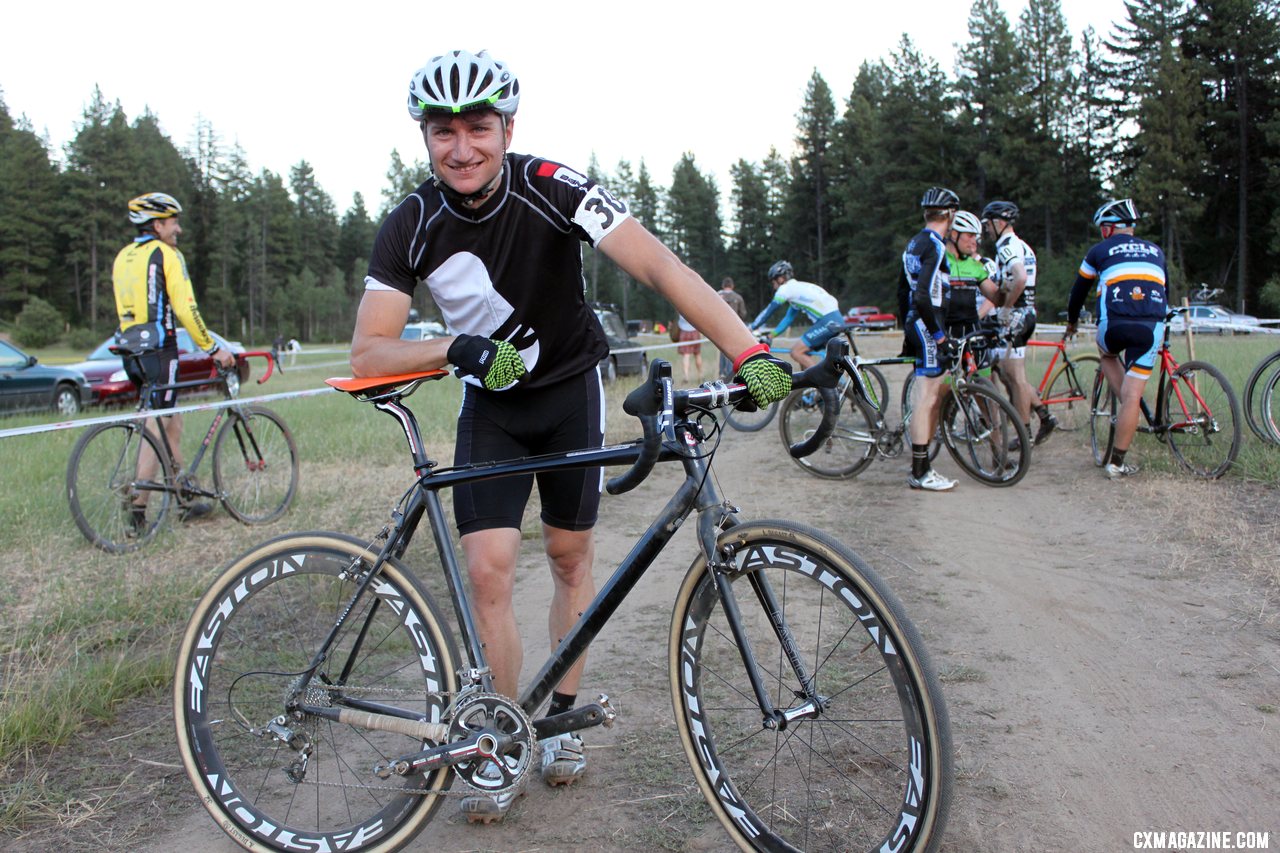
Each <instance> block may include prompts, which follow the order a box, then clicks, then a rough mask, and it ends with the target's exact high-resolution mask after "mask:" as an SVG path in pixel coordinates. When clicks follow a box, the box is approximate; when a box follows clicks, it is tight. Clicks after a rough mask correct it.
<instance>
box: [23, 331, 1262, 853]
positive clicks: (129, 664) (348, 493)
mask: <svg viewBox="0 0 1280 853" xmlns="http://www.w3.org/2000/svg"><path fill="white" fill-rule="evenodd" d="M1195 345H1196V356H1197V357H1198V358H1200V359H1202V360H1208V361H1211V362H1213V363H1214V364H1216V365H1218V366H1219V367H1221V368H1222V369H1223V370H1224V371H1225V372H1226V373H1227V375H1228V377H1229V378H1230V379H1231V381H1232V383H1233V384H1234V385H1235V387H1236V391H1237V395H1240V394H1242V392H1243V384H1244V382H1245V380H1246V378H1247V376H1248V374H1249V372H1250V370H1251V369H1252V368H1253V365H1254V364H1255V363H1257V361H1258V360H1260V359H1261V358H1262V357H1263V356H1264V355H1266V354H1268V353H1270V352H1272V351H1274V349H1276V347H1277V346H1280V338H1277V337H1273V336H1251V337H1234V338H1233V337H1227V338H1221V339H1218V338H1198V339H1197V340H1196V342H1195ZM1175 347H1176V354H1177V357H1178V358H1179V360H1186V343H1185V339H1179V340H1178V341H1177V343H1176V344H1175ZM340 350H341V348H340V347H337V348H335V351H329V352H323V351H322V352H313V353H304V354H303V355H302V356H300V357H299V360H298V362H297V363H296V364H295V365H294V366H292V367H286V370H285V372H284V373H283V374H281V375H277V376H275V377H273V378H272V379H271V381H270V383H269V384H268V385H266V386H259V385H257V384H256V383H255V382H252V381H251V382H249V383H247V384H246V385H245V386H244V389H243V394H242V396H256V395H260V394H264V393H280V392H287V391H295V390H302V389H311V388H317V387H321V386H322V380H323V379H324V377H326V376H331V375H347V374H348V368H347V365H346V356H345V353H343V352H341V351H340ZM37 354H38V355H41V357H42V361H53V359H52V358H46V357H45V354H41V353H37ZM658 355H659V356H662V355H665V356H667V357H671V355H672V354H671V353H670V352H669V351H666V352H659V353H658ZM704 363H706V364H707V365H709V366H710V365H714V364H715V359H714V353H713V352H712V351H711V350H710V348H709V347H708V348H707V349H706V351H705V355H704ZM1035 364H1036V363H1035V362H1034V361H1033V362H1032V363H1031V364H1030V365H1029V369H1028V373H1029V374H1031V375H1036V376H1038V375H1039V374H1038V372H1037V369H1036V367H1035ZM708 369H710V367H708ZM255 371H258V367H257V366H256V365H255ZM678 375H679V371H678V369H677V376H678ZM635 384H636V380H635V379H634V378H632V377H626V378H624V379H623V380H622V381H621V382H618V383H615V384H614V385H612V386H611V387H610V388H609V391H608V396H609V401H608V406H609V409H608V410H609V422H610V433H609V435H608V437H607V438H608V440H609V441H611V442H616V441H622V440H626V439H628V438H631V437H632V436H634V435H635V434H637V433H638V429H637V428H636V427H635V426H634V422H630V421H629V419H627V418H626V417H625V416H623V415H622V414H621V408H620V405H621V399H622V397H623V396H624V395H625V393H626V392H627V391H629V390H630V389H631V388H632V387H634V385H635ZM459 393H460V391H459V383H457V382H456V381H453V380H451V379H450V380H446V381H441V382H432V383H427V384H425V385H424V386H422V387H421V388H420V389H419V390H418V392H417V393H416V394H415V395H414V396H413V397H411V398H409V402H410V404H411V406H412V407H413V409H414V411H415V412H416V413H417V415H418V417H419V418H420V422H421V425H422V427H423V430H424V436H425V438H426V441H427V444H428V450H429V453H430V454H431V455H432V456H433V458H436V459H441V460H443V461H444V462H445V463H446V464H447V463H448V462H449V460H450V459H451V458H452V436H453V429H454V422H455V418H456V413H457V408H458V401H459ZM268 405H270V407H271V408H273V409H275V410H276V411H277V412H278V413H279V414H281V415H282V416H283V417H284V419H285V421H286V422H287V423H288V424H289V425H290V428H291V430H292V431H293V433H294V437H295V439H296V441H297V445H298V450H299V454H300V457H301V459H302V466H303V468H302V479H301V484H300V491H299V494H298V497H297V500H296V501H295V504H294V507H293V509H292V510H291V511H290V512H289V513H288V514H287V515H286V517H285V518H284V519H282V520H281V521H278V522H276V523H274V524H272V525H268V526H266V527H263V528H248V527H242V526H240V525H237V524H235V523H233V522H230V521H229V520H228V519H226V518H221V517H220V521H219V523H218V524H216V525H195V526H192V527H191V528H189V529H184V530H183V532H182V535H174V534H162V535H161V536H160V537H159V538H158V539H157V540H156V541H155V542H153V543H151V545H149V546H148V547H147V548H146V549H144V550H143V551H142V552H140V553H138V554H135V555H127V556H122V557H114V556H110V555H107V554H103V553H101V552H99V551H97V550H96V549H94V548H92V547H91V546H90V545H89V544H88V543H87V542H86V541H85V540H84V539H83V538H82V537H81V535H80V533H79V532H78V530H77V529H76V528H75V526H74V525H73V524H72V522H71V518H70V513H69V511H68V509H67V502H66V496H65V487H64V480H65V470H66V464H67V459H68V457H69V456H70V453H71V450H72V447H73V445H74V443H75V441H76V439H77V438H78V436H79V435H80V433H81V430H79V429H75V428H71V429H65V430H60V431H56V432H47V433H42V434H38V435H29V436H18V437H10V438H4V439H0V447H3V456H2V457H0V458H3V460H4V464H3V465H0V558H2V559H3V569H2V570H0V572H2V580H3V582H2V583H0V612H2V613H3V614H4V617H3V620H0V838H3V837H4V835H5V834H14V833H19V832H22V831H23V829H24V827H27V826H30V825H32V824H33V823H39V822H42V821H49V820H57V819H59V818H58V815H61V814H65V812H66V810H67V808H68V807H69V804H71V803H73V802H75V801H77V798H82V797H83V796H84V792H83V791H81V790H79V789H78V788H77V787H75V784H73V782H71V781H68V780H69V779H72V778H75V774H74V773H71V774H68V773H66V772H60V770H61V771H65V770H66V755H67V753H68V751H73V750H71V748H72V747H73V746H74V745H75V744H76V741H77V738H80V737H83V736H84V734H85V733H86V732H92V731H94V730H95V729H96V728H97V727H99V726H101V725H103V724H105V723H109V722H111V721H112V720H114V719H115V718H116V717H117V716H118V715H120V714H121V713H125V712H127V709H128V707H129V704H130V700H131V699H134V698H137V697H144V698H146V699H147V701H149V702H150V703H151V704H152V705H154V704H156V702H157V701H160V702H163V701H164V695H165V693H166V691H167V689H168V686H169V681H170V678H171V667H172V660H173V650H174V644H175V642H176V639H177V634H178V632H179V631H180V629H181V627H182V626H183V624H184V623H185V621H186V619H187V617H188V616H189V611H190V607H191V604H192V602H193V601H194V600H196V598H197V597H198V595H199V593H200V592H201V591H203V589H204V588H205V587H206V586H207V585H208V583H209V581H210V580H211V578H212V576H213V574H214V573H215V571H216V569H217V568H218V566H219V565H220V564H221V563H222V562H224V561H225V560H226V559H229V558H230V557H231V556H232V555H234V554H236V553H239V552H241V551H243V550H245V549H246V548H247V547H249V545H251V544H253V543H256V542H259V541H262V540H264V539H266V538H268V537H270V536H275V535H279V534H281V533H285V532H289V531H294V530H305V529H337V530H343V531H348V532H353V533H364V534H368V533H369V532H371V531H373V530H376V529H377V525H379V524H380V523H381V521H382V520H383V519H385V517H386V511H387V509H388V508H389V506H390V505H391V503H392V501H393V500H394V499H395V497H397V496H398V495H399V494H400V493H401V492H403V490H404V489H405V488H407V486H408V485H409V483H410V482H411V476H412V475H411V472H410V471H409V470H408V466H407V465H406V464H404V463H405V460H406V454H405V446H404V437H403V434H402V433H401V431H400V430H399V428H398V426H397V424H396V423H395V422H394V421H392V420H391V419H390V418H387V417H383V416H381V415H380V414H379V413H377V412H376V411H374V410H373V409H372V408H371V407H369V406H363V405H358V404H357V403H355V402H354V401H352V400H350V399H349V398H348V397H346V396H345V395H342V394H338V393H332V394H323V395H319V396H313V397H307V398H302V399H295V400H288V399H285V400H278V401H273V402H271V403H269V404H268ZM101 414H103V413H102V412H98V411H94V410H90V411H89V412H87V413H86V414H85V417H95V416H100V415H101ZM186 418H187V420H186V429H185V436H184V445H185V448H184V453H185V456H186V458H190V456H191V453H192V450H193V448H194V446H195V443H196V442H197V441H198V440H199V439H200V438H201V437H202V436H203V434H204V431H205V429H206V428H207V425H208V423H209V422H210V421H211V419H212V414H211V413H205V412H199V413H192V414H189V415H187V416H186ZM45 420H47V419H45V418H40V417H37V416H23V417H15V418H4V419H0V429H8V428H12V427H17V426H22V425H26V424H37V423H41V422H43V421H45ZM1242 429H1243V430H1244V433H1245V438H1244V444H1243V449H1242V452H1241V454H1240V457H1239V461H1238V462H1237V464H1236V466H1235V467H1234V468H1233V469H1232V471H1230V472H1229V473H1228V475H1227V477H1226V480H1227V481H1228V482H1230V481H1232V480H1248V481H1251V482H1254V483H1262V484H1266V485H1268V486H1270V487H1273V488H1274V486H1275V485H1276V483H1277V482H1280V448H1277V447H1274V446H1269V445H1264V444H1262V443H1260V442H1259V441H1258V440H1257V439H1256V438H1255V437H1254V436H1253V435H1252V434H1251V433H1250V432H1249V430H1248V428H1247V426H1245V425H1243V424H1242ZM1137 448H1138V453H1137V454H1136V455H1137V456H1138V457H1139V458H1140V459H1141V460H1142V462H1143V464H1144V466H1149V467H1151V468H1153V469H1155V470H1171V471H1172V470H1174V467H1175V463H1174V462H1173V461H1172V459H1171V457H1170V455H1169V453H1168V450H1167V448H1165V447H1163V446H1161V445H1159V444H1158V443H1157V442H1155V440H1154V439H1152V438H1151V437H1149V436H1140V440H1139V444H1138V445H1137ZM1081 464H1082V465H1087V464H1089V462H1088V460H1087V459H1085V458H1082V459H1081ZM206 465H207V462H206ZM205 470H206V471H207V468H206V469H205ZM797 476H801V475H800V474H799V473H797ZM150 731H151V734H149V735H147V736H150V737H156V738H171V737H172V735H171V732H170V730H169V729H168V727H167V726H155V727H153V728H152V729H151V730H150ZM73 769H74V766H73Z"/></svg>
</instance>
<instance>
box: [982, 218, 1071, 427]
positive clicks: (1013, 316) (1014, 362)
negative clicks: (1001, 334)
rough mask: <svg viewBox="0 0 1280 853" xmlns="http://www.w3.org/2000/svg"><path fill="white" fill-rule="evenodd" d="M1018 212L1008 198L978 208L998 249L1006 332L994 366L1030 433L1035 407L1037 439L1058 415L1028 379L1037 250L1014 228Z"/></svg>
mask: <svg viewBox="0 0 1280 853" xmlns="http://www.w3.org/2000/svg"><path fill="white" fill-rule="evenodd" d="M1017 218H1018V206H1017V205H1016V204H1014V203H1013V202H1011V201H993V202H991V203H990V204H988V205H987V206H986V207H984V208H983V209H982V225H983V227H984V228H985V229H986V232H987V237H988V239H990V240H991V242H992V243H993V244H995V249H996V278H995V281H996V284H997V286H998V287H999V293H998V296H997V298H998V299H999V300H1000V301H999V305H1000V314H999V316H1000V325H1001V326H1002V327H1003V328H1004V330H1005V333H1006V334H1007V335H1008V337H1009V343H1008V345H1007V346H1005V347H1002V348H1001V349H999V350H997V351H996V352H995V356H996V358H997V359H998V360H999V361H998V363H997V364H996V368H997V369H998V370H999V371H1000V376H1001V378H1002V379H1003V380H1004V383H1005V384H1006V385H1007V386H1008V387H1009V395H1010V397H1011V398H1012V402H1013V405H1014V407H1015V408H1017V410H1018V415H1019V417H1021V418H1022V422H1023V423H1024V424H1026V425H1027V433H1028V434H1029V433H1030V432H1031V412H1032V410H1035V413H1036V415H1037V416H1038V417H1039V419H1040V428H1039V429H1038V430H1037V431H1036V434H1035V443H1036V444H1041V443H1043V442H1044V441H1045V440H1047V439H1048V438H1049V435H1050V433H1052V432H1053V431H1054V429H1055V428H1057V426H1058V419H1057V418H1056V417H1054V415H1053V414H1052V413H1051V412H1050V411H1049V407H1048V406H1046V405H1045V404H1044V402H1043V401H1042V400H1041V399H1040V394H1039V393H1038V392H1037V391H1036V389H1035V387H1034V386H1033V385H1032V384H1031V383H1030V382H1028V381H1027V362H1026V358H1027V351H1026V344H1027V341H1029V340H1031V335H1032V333H1033V332H1035V330H1036V253H1035V252H1033V251H1032V250H1031V247H1030V246H1028V245H1027V242H1026V241H1025V240H1023V239H1022V238H1021V237H1019V236H1018V234H1017V232H1015V231H1014V227H1013V223H1014V222H1015V221H1016V220H1017ZM1017 440H1018V439H1016V438H1015V439H1014V441H1015V442H1016V441H1017ZM1011 449H1013V448H1011Z"/></svg>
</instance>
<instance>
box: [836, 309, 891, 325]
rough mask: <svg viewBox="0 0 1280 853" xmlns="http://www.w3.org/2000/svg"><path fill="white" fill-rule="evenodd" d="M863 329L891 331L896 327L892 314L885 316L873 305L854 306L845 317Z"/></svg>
mask: <svg viewBox="0 0 1280 853" xmlns="http://www.w3.org/2000/svg"><path fill="white" fill-rule="evenodd" d="M845 316H846V317H847V318H848V319H849V320H851V321H852V322H855V323H857V324H858V325H859V326H861V327H862V328H864V329H892V328H893V327H894V326H896V325H898V318H897V316H896V315H894V314H886V313H885V312H883V311H881V310H880V309H879V308H877V307H876V306H875V305H856V306H854V307H853V308H850V309H849V313H847V314H846V315H845Z"/></svg>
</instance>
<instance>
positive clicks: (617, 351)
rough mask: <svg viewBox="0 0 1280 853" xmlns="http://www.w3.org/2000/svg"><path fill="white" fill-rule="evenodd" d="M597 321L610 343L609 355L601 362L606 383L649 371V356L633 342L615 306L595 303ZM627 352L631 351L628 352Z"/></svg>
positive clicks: (601, 371) (593, 306) (601, 372)
mask: <svg viewBox="0 0 1280 853" xmlns="http://www.w3.org/2000/svg"><path fill="white" fill-rule="evenodd" d="M591 307H592V308H593V309H594V310H595V312H596V319H597V320H599V321H600V326H601V328H603V329H604V337H605V340H607V341H608V342H609V355H608V357H607V358H605V359H604V361H602V362H600V375H601V376H602V377H604V381H606V382H612V381H613V380H615V379H617V378H618V377H619V376H626V375H629V374H641V375H643V374H644V373H646V372H648V370H649V356H648V354H647V353H644V352H642V351H641V350H640V349H639V344H637V343H636V342H635V341H633V340H631V337H630V336H629V335H628V334H627V324H626V323H624V322H622V318H621V317H619V316H618V313H617V312H616V311H615V310H613V306H611V305H606V304H604V303H593V304H592V306H591ZM627 350H631V351H630V352H627Z"/></svg>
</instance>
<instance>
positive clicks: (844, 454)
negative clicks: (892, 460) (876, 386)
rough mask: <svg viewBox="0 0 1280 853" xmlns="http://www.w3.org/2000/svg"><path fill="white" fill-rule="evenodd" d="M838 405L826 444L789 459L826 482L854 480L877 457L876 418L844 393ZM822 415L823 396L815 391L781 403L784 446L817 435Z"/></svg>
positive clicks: (789, 397)
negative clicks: (833, 425)
mask: <svg viewBox="0 0 1280 853" xmlns="http://www.w3.org/2000/svg"><path fill="white" fill-rule="evenodd" d="M839 401H840V403H839V405H840V409H839V411H838V412H837V414H836V423H835V428H834V429H833V430H832V432H831V435H830V436H829V437H828V438H827V440H826V441H824V442H823V443H822V444H820V445H819V446H818V449H817V450H815V451H814V452H813V453H810V454H809V455H808V456H804V457H801V458H799V459H796V458H795V457H794V456H793V457H792V459H794V460H795V463H796V464H797V465H799V466H800V467H801V468H803V469H804V470H806V471H808V472H809V473H810V474H813V475H814V476H817V477H822V478H824V479H827V480H847V479H849V478H850V477H856V476H858V474H860V473H861V472H862V470H863V469H864V468H866V467H867V466H868V465H870V464H871V461H872V460H873V459H875V457H876V438H875V425H876V423H877V422H878V421H879V416H878V415H877V414H876V412H875V410H874V409H872V408H871V407H870V406H868V405H867V404H866V403H864V402H862V401H861V400H859V399H857V397H856V396H854V395H853V394H852V393H851V392H849V391H848V390H847V389H846V392H845V393H844V394H842V395H840V397H839ZM822 415H823V404H822V395H821V394H819V393H818V391H817V390H816V389H813V388H806V389H805V390H803V391H792V392H791V394H790V395H789V396H788V397H787V399H785V400H783V401H782V419H781V421H779V424H778V426H779V428H780V430H781V431H782V441H783V444H784V445H785V446H787V447H790V446H791V445H793V444H798V443H800V442H803V441H806V440H808V439H809V437H810V436H812V435H813V434H814V433H815V432H817V430H818V425H819V424H821V423H822Z"/></svg>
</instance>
